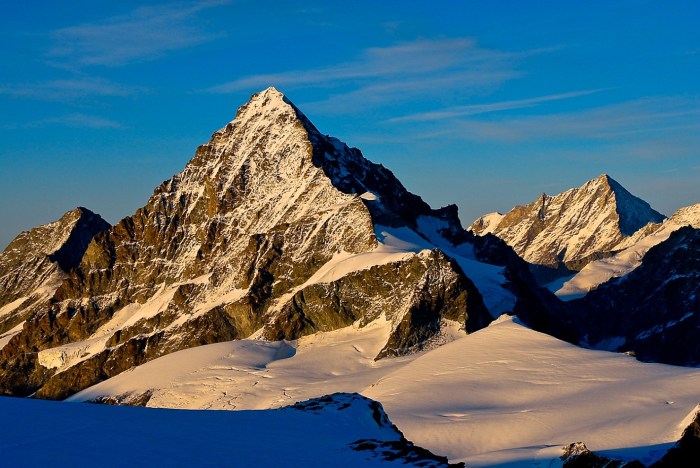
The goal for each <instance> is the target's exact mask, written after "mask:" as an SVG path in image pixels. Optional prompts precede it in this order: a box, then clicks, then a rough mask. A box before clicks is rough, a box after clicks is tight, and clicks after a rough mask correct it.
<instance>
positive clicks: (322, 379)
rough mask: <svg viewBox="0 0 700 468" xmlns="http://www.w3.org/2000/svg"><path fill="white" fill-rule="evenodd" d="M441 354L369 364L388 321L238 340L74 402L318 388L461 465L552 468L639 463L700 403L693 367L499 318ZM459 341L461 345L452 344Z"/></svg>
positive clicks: (154, 365)
mask: <svg viewBox="0 0 700 468" xmlns="http://www.w3.org/2000/svg"><path fill="white" fill-rule="evenodd" d="M444 325H445V326H444V333H443V336H444V339H445V341H449V340H452V341H451V342H449V343H448V344H444V345H443V346H441V347H437V348H435V349H433V350H430V351H427V352H423V353H421V354H419V355H412V356H406V357H401V358H393V359H382V360H380V361H376V362H375V361H373V359H372V358H373V356H375V355H376V352H377V350H378V349H379V348H380V347H381V346H382V343H383V342H384V340H385V338H386V336H387V334H388V333H389V330H388V323H387V322H386V321H377V322H375V323H372V324H371V325H369V326H367V327H365V328H357V327H356V326H353V327H348V328H345V329H341V330H337V331H334V332H328V333H317V334H315V335H311V336H308V337H304V338H302V339H300V340H297V341H296V342H289V343H284V342H279V343H263V342H257V341H253V340H242V341H237V342H231V343H222V344H217V345H209V346H203V347H199V348H194V349H189V350H185V351H181V352H178V353H174V354H171V355H168V356H165V357H163V358H159V359H157V360H154V361H151V362H149V363H147V364H144V365H142V366H140V367H137V368H135V369H133V370H132V371H129V372H125V373H123V374H121V375H119V376H117V377H114V378H112V379H110V380H107V381H105V382H102V383H100V384H98V385H96V386H94V387H91V388H89V389H86V390H84V391H83V392H81V393H79V394H77V395H74V396H73V397H71V400H73V401H84V400H91V399H95V398H97V397H100V396H115V397H119V396H122V397H123V396H126V394H128V393H132V394H140V393H144V392H147V391H152V392H153V396H152V397H151V399H150V401H149V402H148V405H149V406H161V407H171V408H211V409H253V408H255V409H263V408H276V407H279V406H282V405H285V404H289V403H292V402H295V401H300V400H305V399H308V398H311V397H317V396H320V395H323V394H325V393H328V392H333V391H346V392H360V393H362V394H364V395H366V396H368V397H370V398H373V399H376V400H378V401H380V402H381V403H382V404H383V405H384V408H385V409H386V411H387V413H388V414H389V416H390V417H391V419H392V420H393V421H394V422H395V423H396V424H397V425H398V427H399V428H400V429H401V430H402V431H403V432H404V434H405V435H406V437H407V438H408V439H409V440H412V441H414V442H415V443H416V444H418V445H420V446H423V447H425V448H427V449H429V450H431V451H433V452H434V453H439V454H444V455H447V456H448V457H449V458H450V460H451V461H458V460H465V461H466V462H467V463H468V464H469V466H494V465H497V464H501V463H506V462H507V463H511V462H512V463H515V466H517V465H521V466H531V464H532V463H533V460H542V461H546V460H550V461H551V460H553V459H556V458H557V457H559V456H560V455H561V447H562V446H563V445H565V444H569V443H571V442H576V441H583V442H585V443H586V445H587V446H588V447H589V448H590V449H591V450H594V451H601V452H603V453H605V454H609V455H613V456H616V457H622V458H628V459H629V458H639V459H642V461H645V460H646V461H649V460H652V459H654V458H655V457H658V456H660V455H661V454H662V452H663V451H664V450H665V449H666V448H668V446H670V444H671V443H672V442H673V441H675V440H676V439H677V438H678V437H679V436H680V434H681V432H682V430H683V429H684V427H685V425H687V418H688V416H689V415H691V413H693V412H694V408H695V406H696V404H697V403H698V394H697V389H698V388H700V370H697V369H688V368H680V367H672V366H665V365H660V364H644V363H640V362H638V361H636V360H634V359H633V358H632V357H629V356H626V355H621V354H613V353H607V352H603V351H592V350H585V349H581V348H578V347H575V346H572V345H569V344H567V343H564V342H561V341H559V340H556V339H554V338H552V337H550V336H548V335H544V334H541V333H538V332H535V331H532V330H530V329H528V328H526V327H524V326H523V325H521V324H520V323H519V322H518V321H517V320H513V319H511V318H502V319H501V320H499V321H497V322H495V323H494V324H492V325H491V326H489V327H488V328H486V329H483V330H480V331H478V332H476V333H473V334H471V335H469V336H464V335H461V334H456V333H454V332H455V330H454V328H453V327H452V326H451V324H449V323H445V324H444ZM457 336H461V337H460V338H457V339H455V338H456V337H457Z"/></svg>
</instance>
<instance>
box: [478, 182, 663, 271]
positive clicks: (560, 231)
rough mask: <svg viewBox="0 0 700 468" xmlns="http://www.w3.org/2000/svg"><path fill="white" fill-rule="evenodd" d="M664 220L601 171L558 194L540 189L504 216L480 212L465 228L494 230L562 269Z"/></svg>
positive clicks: (530, 256) (530, 257) (534, 258)
mask: <svg viewBox="0 0 700 468" xmlns="http://www.w3.org/2000/svg"><path fill="white" fill-rule="evenodd" d="M663 219H664V216H663V215H662V214H660V213H658V212H656V211H654V210H653V209H652V208H651V207H650V206H649V204H648V203H646V202H645V201H643V200H641V199H639V198H637V197H635V196H634V195H632V194H630V193H629V192H628V191H627V190H625V189H624V188H623V187H622V186H621V185H620V184H619V183H618V182H616V181H615V180H613V179H612V178H610V177H609V176H608V175H606V174H603V175H601V176H600V177H598V178H596V179H593V180H591V181H588V182H586V183H585V184H584V185H583V186H581V187H580V188H576V189H571V190H568V191H566V192H563V193H560V194H559V195H555V196H549V195H547V194H544V193H543V194H542V195H541V196H540V197H539V198H538V199H537V200H535V201H534V202H533V203H530V204H529V205H525V206H516V207H515V208H513V209H512V210H511V211H510V212H508V213H507V214H505V215H500V214H498V213H491V214H489V215H485V216H482V217H481V218H479V219H477V220H476V221H474V223H472V225H471V226H470V228H469V229H470V230H471V231H473V232H475V233H476V234H486V233H492V234H494V235H496V236H498V237H500V238H501V239H503V240H504V241H505V242H506V243H507V244H508V245H510V246H511V247H513V249H514V250H515V251H516V252H517V253H518V254H519V255H520V256H521V257H522V258H524V259H525V260H527V261H528V262H530V263H533V264H535V265H543V266H545V267H548V268H552V269H559V270H560V273H562V274H564V273H566V272H567V271H568V270H576V271H578V270H580V269H581V268H583V267H584V266H585V265H586V264H587V263H589V262H591V261H593V260H596V259H598V258H602V257H604V256H607V255H610V252H611V251H613V250H615V249H616V248H617V246H618V245H619V244H620V243H621V242H622V241H624V240H625V239H626V238H627V237H629V236H631V235H633V234H634V233H635V232H637V231H638V230H639V229H642V228H643V227H644V226H645V225H647V224H648V223H650V222H651V223H656V222H660V221H662V220H663Z"/></svg>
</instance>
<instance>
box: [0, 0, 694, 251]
mask: <svg viewBox="0 0 700 468" xmlns="http://www.w3.org/2000/svg"><path fill="white" fill-rule="evenodd" d="M698 19H700V3H698V2H695V1H686V2H681V1H679V2H650V1H634V2H631V1H617V2H596V1H586V2H584V1H580V2H575V1H571V2H569V1H567V2H561V1H556V2H555V1H552V2H546V1H538V2H522V1H478V2H477V1H459V2H458V1H455V2H447V1H446V2H439V1H435V2H410V1H408V2H407V1H402V2H390V1H386V2H367V1H355V2H311V1H305V2H296V1H286V2H274V1H271V2H252V1H204V2H187V1H184V2H150V3H149V6H147V7H145V6H140V5H139V2H130V1H121V2H93V1H72V2H49V1H45V2H5V5H3V15H2V16H1V17H0V39H1V40H2V42H3V44H4V46H3V47H2V48H1V49H0V109H2V111H1V112H0V158H1V161H0V162H1V163H2V170H1V171H0V200H1V201H0V219H2V223H1V224H0V248H1V247H4V246H5V245H6V244H7V243H8V242H9V241H10V240H11V239H12V238H13V237H14V236H15V235H16V234H18V233H19V232H20V231H21V230H23V229H28V228H30V227H32V226H35V225H38V224H41V223H45V222H48V221H51V220H53V219H56V218H58V217H59V216H61V215H62V214H63V213H64V212H65V211H68V210H70V209H72V208H74V207H76V206H79V205H80V206H86V207H88V208H90V209H92V210H93V211H96V212H98V213H100V214H102V215H103V216H104V217H105V218H106V219H107V220H108V221H109V222H111V223H114V222H116V221H118V220H119V219H120V218H122V217H124V216H127V215H129V214H132V213H133V212H134V211H135V210H136V209H137V208H139V207H141V206H143V205H144V204H145V202H146V200H147V198H148V196H149V195H150V194H151V193H152V190H153V189H154V188H155V187H156V186H157V185H158V184H159V183H160V182H161V181H163V180H165V179H167V178H169V177H170V176H171V175H172V174H174V173H176V172H179V171H180V170H181V169H182V167H183V166H184V165H185V164H186V162H187V161H188V160H189V159H190V158H191V157H192V156H193V154H194V150H195V148H196V147H197V146H198V145H199V144H202V143H204V142H206V141H207V140H208V138H209V137H210V135H211V133H213V132H214V131H215V130H216V129H218V128H220V127H222V126H224V125H225V124H226V123H227V122H228V121H230V120H231V119H232V118H233V116H234V115H235V112H236V109H237V108H238V106H240V105H241V104H243V103H244V102H245V101H246V100H247V99H248V97H249V96H250V94H252V93H253V92H256V91H259V90H261V89H263V88H266V87H267V86H270V85H274V86H276V87H277V88H278V89H280V90H281V91H282V92H284V93H285V94H286V95H287V96H288V97H289V98H290V99H291V100H292V101H293V102H295V103H296V104H297V105H298V106H299V107H300V108H301V109H302V110H303V111H304V112H305V113H306V114H307V115H308V116H309V118H310V119H311V120H312V121H313V122H314V123H315V124H316V126H317V127H318V128H319V129H320V130H321V131H322V132H324V133H328V134H331V135H334V136H337V137H338V138H340V139H342V140H344V141H345V142H347V143H348V144H349V145H351V146H357V147H359V148H360V149H361V150H362V151H363V153H364V154H365V156H366V157H368V158H369V159H371V160H373V161H375V162H380V163H383V164H384V165H385V166H387V167H389V168H390V169H391V170H392V171H394V173H395V174H396V175H397V176H398V177H399V179H401V180H402V181H403V183H404V184H405V185H406V186H407V187H408V188H409V190H411V191H413V192H415V193H417V194H419V195H421V196H422V197H423V198H424V199H425V200H427V201H428V202H429V203H430V204H431V205H433V206H435V207H437V206H442V205H445V204H448V203H456V204H457V205H458V206H459V208H460V214H461V218H462V221H463V222H464V223H465V224H467V225H468V224H469V223H470V222H471V221H472V220H473V219H474V218H475V217H477V216H479V215H481V214H483V213H486V212H490V211H496V210H498V211H507V210H509V209H510V208H512V207H513V206H514V205H516V204H519V203H527V202H530V201H532V200H533V199H534V198H535V197H536V196H537V195H539V194H540V193H541V192H547V193H550V194H554V193H558V192H560V191H563V190H565V189H567V188H570V187H575V186H578V185H581V184H582V183H583V182H585V181H586V180H588V179H591V178H594V177H596V176H598V175H599V174H601V173H603V172H606V173H608V174H610V175H611V176H612V177H613V178H615V179H617V180H618V181H619V182H620V183H622V184H623V185H624V186H625V187H627V188H628V189H629V190H630V191H632V192H633V193H635V194H637V195H638V196H641V197H642V198H644V199H645V200H647V201H649V202H650V203H651V204H652V206H653V207H655V208H656V209H658V210H659V211H662V212H663V213H665V214H670V213H672V212H673V211H674V210H675V209H677V208H679V207H681V206H685V205H689V204H692V203H697V202H700V188H699V187H700V184H698V180H699V179H700V131H699V130H700V79H699V77H700V32H698V31H700V28H698Z"/></svg>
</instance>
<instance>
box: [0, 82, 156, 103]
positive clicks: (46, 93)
mask: <svg viewBox="0 0 700 468" xmlns="http://www.w3.org/2000/svg"><path fill="white" fill-rule="evenodd" d="M141 91H143V90H142V89H140V88H137V87H133V86H125V85H120V84H116V83H113V82H111V81H108V80H105V79H102V78H92V77H85V76H81V77H77V78H69V79H62V80H48V81H41V82H38V83H20V84H0V95H3V94H4V95H6V96H11V97H16V98H30V99H38V100H46V101H69V100H74V99H76V98H82V97H86V96H128V95H131V94H134V93H138V92H141Z"/></svg>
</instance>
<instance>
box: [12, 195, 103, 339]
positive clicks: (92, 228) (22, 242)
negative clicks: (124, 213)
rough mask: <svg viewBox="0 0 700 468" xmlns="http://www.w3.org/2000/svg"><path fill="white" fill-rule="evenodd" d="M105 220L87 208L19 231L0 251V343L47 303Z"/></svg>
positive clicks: (75, 210) (99, 230) (80, 208)
mask: <svg viewBox="0 0 700 468" xmlns="http://www.w3.org/2000/svg"><path fill="white" fill-rule="evenodd" d="M108 228H109V224H108V223H107V222H106V221H105V220H103V219H102V218H101V217H100V216H99V215H97V214H95V213H93V212H92V211H90V210H88V209H87V208H82V207H79V208H76V209H74V210H72V211H69V212H68V213H66V214H64V215H63V216H62V217H61V218H60V219H59V220H57V221H54V222H52V223H49V224H45V225H43V226H38V227H36V228H34V229H31V230H30V231H26V232H23V233H21V234H20V235H18V236H17V237H16V238H15V239H14V240H13V241H12V242H11V243H10V245H8V246H7V248H5V250H4V251H3V252H2V253H0V348H2V346H3V345H4V344H5V343H6V342H7V341H8V340H9V339H10V337H11V336H12V335H14V334H16V333H17V332H18V331H19V329H21V326H22V323H23V322H24V320H25V319H26V318H27V316H28V315H30V314H31V313H32V311H33V310H34V309H37V308H41V307H46V306H47V304H48V300H49V298H50V297H51V296H52V295H53V294H54V292H55V291H56V289H57V288H58V286H59V285H60V284H61V282H62V281H63V279H64V278H65V277H66V274H67V273H68V272H70V271H71V270H72V269H73V268H75V267H76V266H78V264H79V263H80V260H81V259H82V257H83V254H84V253H85V250H86V249H87V246H88V244H89V243H90V241H91V240H92V238H93V237H94V236H95V235H96V234H98V233H100V232H103V231H105V230H107V229H108Z"/></svg>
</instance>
